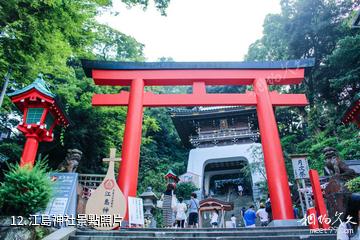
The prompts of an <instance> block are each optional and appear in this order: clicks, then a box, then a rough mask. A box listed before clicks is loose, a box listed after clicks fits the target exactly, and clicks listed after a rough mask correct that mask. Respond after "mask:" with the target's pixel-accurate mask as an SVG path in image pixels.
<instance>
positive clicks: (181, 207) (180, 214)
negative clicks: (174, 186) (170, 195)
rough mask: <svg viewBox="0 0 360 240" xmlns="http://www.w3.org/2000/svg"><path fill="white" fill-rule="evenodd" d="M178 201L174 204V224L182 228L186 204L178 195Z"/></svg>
mask: <svg viewBox="0 0 360 240" xmlns="http://www.w3.org/2000/svg"><path fill="white" fill-rule="evenodd" d="M178 200H179V202H178V203H177V205H176V224H177V227H181V228H184V225H185V219H186V210H187V207H186V204H185V203H183V201H184V199H183V198H182V197H179V199H178Z"/></svg>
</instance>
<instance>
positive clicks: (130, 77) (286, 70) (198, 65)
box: [82, 59, 314, 220]
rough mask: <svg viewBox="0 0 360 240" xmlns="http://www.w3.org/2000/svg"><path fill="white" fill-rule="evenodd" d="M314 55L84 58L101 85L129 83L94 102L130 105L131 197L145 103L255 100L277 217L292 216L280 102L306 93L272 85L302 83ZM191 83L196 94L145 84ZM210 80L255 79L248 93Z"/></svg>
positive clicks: (126, 171) (125, 157)
mask: <svg viewBox="0 0 360 240" xmlns="http://www.w3.org/2000/svg"><path fill="white" fill-rule="evenodd" d="M313 64H314V59H303V60H291V61H275V62H193V63H190V62H188V63H186V62H156V63H155V62H152V63H150V62H148V63H144V62H143V63H140V62H108V61H89V60H82V65H83V68H84V70H85V73H86V75H87V76H88V77H92V78H93V79H94V82H95V84H96V85H110V86H130V92H127V91H121V92H120V93H118V94H95V95H94V96H93V99H92V104H93V106H128V111H127V118H126V126H125V133H124V141H123V145H122V163H121V168H120V171H119V176H118V184H119V187H120V189H121V190H122V192H123V194H124V195H125V197H126V199H127V197H128V196H136V189H137V179H138V170H139V157H140V144H141V131H142V119H143V107H180V106H235V105H241V106H256V107H257V116H258V122H259V128H260V137H261V142H262V148H263V154H264V162H265V169H266V175H267V181H268V186H269V192H270V199H271V204H272V213H273V218H274V219H275V220H285V219H293V218H294V215H293V208H292V202H291V197H290V190H289V186H288V177H287V173H286V168H285V163H284V157H283V153H282V148H281V144H280V137H279V132H278V128H277V123H276V120H275V115H274V110H273V107H275V106H305V105H307V104H308V101H307V99H306V96H305V95H304V94H279V93H278V92H276V91H269V89H268V85H287V84H299V83H301V81H302V80H303V78H304V70H305V68H307V67H312V66H313ZM179 85H192V87H193V92H192V93H191V94H153V93H151V92H145V91H144V87H145V86H179ZM207 85H252V86H253V89H254V91H247V92H246V93H244V94H223V93H221V94H209V93H207V92H206V86H207Z"/></svg>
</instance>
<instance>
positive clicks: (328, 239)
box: [69, 234, 336, 240]
mask: <svg viewBox="0 0 360 240" xmlns="http://www.w3.org/2000/svg"><path fill="white" fill-rule="evenodd" d="M114 239H118V240H120V239H142V240H148V239H161V240H170V239H171V240H194V238H193V237H182V236H177V237H147V236H121V237H119V236H71V237H70V238H69V240H114ZM208 239H210V240H211V239H214V240H215V239H216V240H221V239H223V240H237V239H256V240H275V239H276V240H302V239H308V240H336V235H335V234H329V235H325V234H324V235H310V236H287V235H282V236H228V237H212V236H207V237H197V238H196V240H208Z"/></svg>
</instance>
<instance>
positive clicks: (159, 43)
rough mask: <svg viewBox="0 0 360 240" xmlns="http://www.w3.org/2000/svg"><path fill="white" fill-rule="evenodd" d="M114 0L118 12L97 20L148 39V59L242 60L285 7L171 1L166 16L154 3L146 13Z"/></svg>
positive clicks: (254, 0)
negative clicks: (273, 16) (266, 21)
mask: <svg viewBox="0 0 360 240" xmlns="http://www.w3.org/2000/svg"><path fill="white" fill-rule="evenodd" d="M113 5H114V9H113V10H114V11H118V12H119V14H118V15H117V16H111V15H109V14H107V15H104V16H101V17H99V18H98V20H99V21H100V22H102V23H105V24H108V25H109V26H111V27H113V28H115V29H117V30H119V31H121V32H123V33H125V34H127V35H131V36H133V37H135V38H136V40H137V41H139V42H141V43H143V44H145V49H144V52H145V56H146V58H147V60H148V61H156V60H157V59H158V58H160V57H172V58H174V60H175V61H241V60H242V59H243V57H244V55H245V54H246V52H247V49H248V46H249V45H250V44H251V43H253V42H254V41H255V40H256V39H258V38H260V37H261V35H262V25H263V22H264V18H265V16H266V14H268V13H278V12H280V5H279V0H171V2H170V5H169V8H168V9H167V16H166V17H164V16H161V15H160V13H159V12H158V11H157V10H156V9H155V7H154V6H153V5H150V6H149V8H148V9H147V10H146V11H145V12H144V11H143V10H142V8H141V7H134V8H131V9H128V8H126V6H125V5H124V4H123V3H122V2H121V1H120V0H115V1H114V4H113Z"/></svg>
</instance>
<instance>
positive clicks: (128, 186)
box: [117, 78, 144, 213]
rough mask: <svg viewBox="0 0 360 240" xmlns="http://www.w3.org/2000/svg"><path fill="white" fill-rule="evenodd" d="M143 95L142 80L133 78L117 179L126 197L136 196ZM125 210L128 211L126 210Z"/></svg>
mask: <svg viewBox="0 0 360 240" xmlns="http://www.w3.org/2000/svg"><path fill="white" fill-rule="evenodd" d="M143 97H144V80H142V79H139V78H138V79H134V80H133V81H132V82H131V86H130V96H129V105H128V111H127V117H126V125H125V133H124V141H123V146H122V156H121V157H122V163H121V165H120V169H119V177H118V180H117V182H118V185H119V187H120V189H121V191H122V192H123V194H124V196H125V197H126V198H127V197H128V196H132V197H135V196H136V189H137V179H138V174H139V159H140V145H141V132H142V119H143ZM135 179H136V180H135ZM126 212H127V213H128V211H126Z"/></svg>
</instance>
